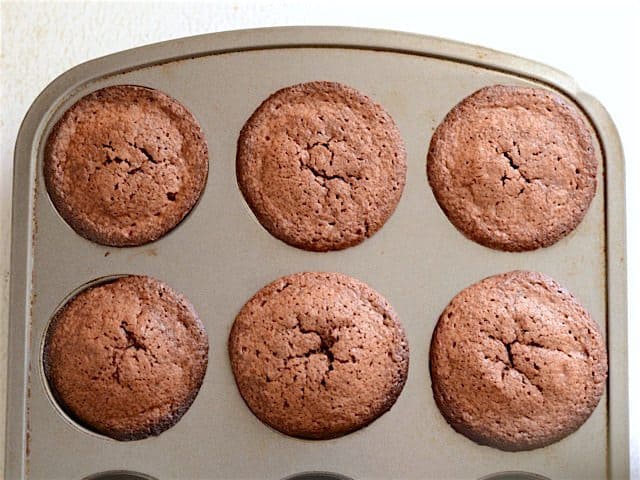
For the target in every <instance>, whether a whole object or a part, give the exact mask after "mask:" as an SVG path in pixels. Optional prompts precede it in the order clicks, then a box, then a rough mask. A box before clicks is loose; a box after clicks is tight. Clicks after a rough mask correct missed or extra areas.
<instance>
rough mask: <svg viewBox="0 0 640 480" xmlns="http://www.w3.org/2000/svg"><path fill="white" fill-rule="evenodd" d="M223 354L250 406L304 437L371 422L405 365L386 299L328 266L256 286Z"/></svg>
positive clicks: (387, 404) (391, 398)
mask: <svg viewBox="0 0 640 480" xmlns="http://www.w3.org/2000/svg"><path fill="white" fill-rule="evenodd" d="M229 356H230V358H231V366H232V369H233V374H234V376H235V379H236V383H237V385H238V388H239V390H240V394H241V395H242V397H243V398H244V400H245V402H246V403H247V405H248V406H249V408H250V409H251V410H252V411H253V413H254V414H255V415H256V416H257V417H258V418H259V419H260V420H262V421H263V422H265V423H267V424H268V425H270V426H272V427H273V428H275V429H277V430H279V431H281V432H283V433H285V434H287V435H292V436H295V437H301V438H308V439H327V438H333V437H338V436H340V435H345V434H347V433H350V432H353V431H354V430H357V429H359V428H362V427H364V426H365V425H367V424H369V423H371V422H372V421H374V420H375V419H376V418H378V417H379V416H380V415H382V414H383V413H385V412H386V411H387V410H389V409H390V408H391V407H392V406H393V404H394V403H395V401H396V399H397V398H398V396H399V395H400V392H401V391H402V388H403V386H404V384H405V381H406V379H407V372H408V367H409V347H408V343H407V338H406V336H405V333H404V330H403V328H402V326H401V324H400V322H399V321H398V319H397V317H396V314H395V312H394V311H393V309H392V307H391V305H389V304H388V303H387V301H386V300H385V299H384V298H383V297H382V296H381V295H380V294H379V293H377V292H375V291H374V290H372V289H371V288H370V287H368V286H367V285H365V284H364V283H362V282H360V281H358V280H356V279H353V278H350V277H347V276H346V275H341V274H338V273H314V272H305V273H298V274H294V275H289V276H287V277H282V278H280V279H278V280H276V281H275V282H273V283H271V284H269V285H267V286H266V287H264V288H263V289H262V290H260V291H259V292H258V293H256V294H255V295H254V296H253V298H251V299H250V300H249V301H248V302H247V303H246V304H245V306H244V307H243V308H242V310H241V311H240V313H239V314H238V316H237V317H236V320H235V322H234V324H233V328H232V330H231V335H230V336H229Z"/></svg>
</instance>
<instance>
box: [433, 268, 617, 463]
mask: <svg viewBox="0 0 640 480" xmlns="http://www.w3.org/2000/svg"><path fill="white" fill-rule="evenodd" d="M430 358H431V362H430V368H431V381H432V387H433V394H434V397H435V400H436V403H437V405H438V407H439V408H440V411H441V412H442V414H443V415H444V417H445V418H446V420H447V421H448V422H449V423H450V424H451V426H452V427H453V428H454V429H455V430H456V431H458V432H459V433H462V434H463V435H466V436H467V437H469V438H470V439H472V440H474V441H476V442H477V443H480V444H483V445H489V446H493V447H497V448H500V449H502V450H510V451H519V450H531V449H534V448H539V447H543V446H545V445H549V444H551V443H553V442H556V441H558V440H560V439H562V438H564V437H565V436H567V435H569V434H570V433H572V432H574V431H575V430H577V429H578V428H579V427H580V426H581V425H582V424H583V423H584V422H585V421H586V420H587V418H588V417H589V416H590V415H591V412H592V411H593V410H594V408H595V407H596V406H597V405H598V402H599V400H600V397H601V396H602V393H603V392H604V388H605V384H606V379H607V352H606V347H605V344H604V342H603V340H602V337H601V336H600V332H599V330H598V327H597V325H596V324H595V323H594V322H593V320H592V319H591V317H590V315H589V313H588V312H587V311H586V310H585V309H584V308H583V307H582V306H581V305H580V304H579V303H578V301H577V300H576V299H575V298H574V297H573V296H572V295H571V294H570V293H569V292H568V291H567V290H565V289H564V288H562V287H561V286H560V285H558V284H557V283H556V282H555V281H553V280H552V279H550V278H549V277H547V276H545V275H543V274H540V273H533V272H523V271H515V272H510V273H505V274H502V275H496V276H493V277H489V278H487V279H485V280H483V281H481V282H479V283H476V284H475V285H472V286H471V287H468V288H466V289H465V290H463V291H462V292H460V293H459V294H458V295H457V296H456V297H455V298H454V299H453V300H452V301H451V303H450V304H449V305H448V306H447V308H446V309H445V310H444V312H443V313H442V315H441V316H440V320H439V321H438V324H437V326H436V329H435V332H434V334H433V338H432V341H431V356H430Z"/></svg>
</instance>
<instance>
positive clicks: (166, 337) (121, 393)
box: [43, 276, 209, 440]
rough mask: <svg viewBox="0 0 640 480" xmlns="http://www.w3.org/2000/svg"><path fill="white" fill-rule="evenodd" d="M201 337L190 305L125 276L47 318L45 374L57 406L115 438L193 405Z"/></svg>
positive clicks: (150, 429) (203, 345)
mask: <svg viewBox="0 0 640 480" xmlns="http://www.w3.org/2000/svg"><path fill="white" fill-rule="evenodd" d="M208 349H209V347H208V340H207V334H206V332H205V330H204V327H203V325H202V323H201V322H200V320H199V318H198V316H197V314H196V312H195V311H194V309H193V306H192V305H191V304H190V303H189V301H188V300H187V299H186V298H185V297H184V296H182V295H181V294H179V293H177V292H176V291H174V290H172V289H171V288H169V287H168V286H167V285H165V284H164V283H162V282H159V281H157V280H154V279H152V278H149V277H139V276H129V277H122V278H119V279H117V280H115V281H113V282H110V283H106V284H101V285H99V286H96V287H92V288H89V289H87V290H84V291H83V292H81V293H80V294H78V295H77V296H76V297H74V298H73V299H72V300H71V301H70V302H69V303H67V304H66V305H65V306H64V307H63V308H62V309H61V310H60V311H59V312H58V313H57V314H56V316H55V318H54V319H53V321H52V323H51V325H50V327H49V329H48V332H47V338H46V342H45V347H44V359H43V360H44V371H45V376H46V378H47V381H48V383H49V387H50V388H51V391H52V393H53V395H54V397H55V399H56V400H57V402H58V404H59V405H60V406H61V408H62V409H63V410H65V411H66V412H67V413H68V414H69V415H70V416H71V417H72V418H73V419H74V420H76V421H78V422H79V423H80V424H81V425H83V426H85V427H87V428H89V429H91V430H93V431H95V432H97V433H100V434H103V435H106V436H109V437H111V438H114V439H117V440H139V439H143V438H146V437H148V436H151V435H159V434H160V433H162V432H163V431H165V430H167V429H168V428H170V427H172V426H173V425H174V424H175V423H176V422H177V421H178V420H179V419H180V418H181V417H182V415H183V414H184V413H185V412H186V411H187V409H188V408H189V406H190V405H191V403H192V402H193V401H194V399H195V397H196V395H197V393H198V390H199V389H200V386H201V384H202V381H203V379H204V375H205V372H206V369H207V359H208Z"/></svg>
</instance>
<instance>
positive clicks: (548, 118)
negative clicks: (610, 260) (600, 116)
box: [427, 85, 597, 251]
mask: <svg viewBox="0 0 640 480" xmlns="http://www.w3.org/2000/svg"><path fill="white" fill-rule="evenodd" d="M596 171H597V159H596V153H595V147H594V143H593V138H592V135H591V132H590V130H589V128H588V127H587V125H586V124H585V122H584V121H583V120H582V118H581V116H580V115H579V114H578V112H577V110H576V109H575V108H574V107H573V106H572V105H570V104H568V103H567V102H566V101H565V100H563V99H562V98H560V97H559V96H558V95H556V94H555V93H552V92H551V91H548V90H543V89H539V88H528V87H513V86H503V85H494V86H491V87H486V88H483V89H481V90H478V91H477V92H475V93H474V94H472V95H470V96H469V97H467V98H465V99H464V100H462V102H460V103H459V104H458V105H457V106H456V107H455V108H453V110H451V111H450V112H449V113H448V114H447V116H446V117H445V119H444V121H443V122H442V123H441V124H440V125H439V126H438V128H437V129H436V131H435V133H434V135H433V138H432V140H431V146H430V148H429V154H428V158H427V174H428V178H429V183H430V184H431V188H432V190H433V194H434V195H435V198H436V200H437V201H438V203H439V204H440V207H441V208H442V210H443V211H444V213H445V214H446V215H447V217H448V218H449V220H450V221H451V223H453V224H454V225H455V226H456V228H458V230H460V231H461V232H462V233H463V234H464V235H466V236H467V237H469V238H470V239H472V240H474V241H476V242H478V243H480V244H482V245H485V246H488V247H491V248H496V249H500V250H508V251H522V250H533V249H536V248H539V247H546V246H549V245H551V244H553V243H555V242H557V241H558V240H559V239H560V238H562V237H564V236H565V235H567V234H568V233H569V232H571V231H572V230H573V229H575V228H576V226H577V225H578V224H579V223H580V221H581V220H582V218H583V217H584V215H585V213H586V211H587V209H588V208H589V204H590V203H591V200H592V198H593V196H594V194H595V191H596V182H597V180H596Z"/></svg>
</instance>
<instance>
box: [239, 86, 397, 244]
mask: <svg viewBox="0 0 640 480" xmlns="http://www.w3.org/2000/svg"><path fill="white" fill-rule="evenodd" d="M236 167H237V179H238V185H239V187H240V190H241V191H242V194H243V195H244V198H245V199H246V201H247V203H248V204H249V206H250V207H251V210H253V212H254V214H255V215H256V217H257V218H258V220H259V221H260V223H261V224H262V225H263V226H264V227H265V228H266V229H267V230H268V231H269V232H270V233H271V234H272V235H274V236H275V237H277V238H279V239H280V240H283V241H284V242H286V243H288V244H290V245H293V246H296V247H299V248H303V249H305V250H312V251H327V250H340V249H343V248H347V247H350V246H353V245H356V244H358V243H360V242H362V241H363V240H365V239H366V238H368V237H370V236H371V235H373V234H374V233H376V232H377V231H378V230H379V229H380V228H381V227H382V225H383V224H384V223H385V222H386V221H387V219H388V218H389V217H390V216H391V214H392V213H393V211H394V210H395V208H396V205H397V204H398V202H399V200H400V196H401V195H402V190H403V188H404V184H405V176H406V168H407V167H406V153H405V147H404V142H403V140H402V138H401V136H400V131H399V130H398V128H397V127H396V125H395V123H394V121H393V119H392V118H391V117H390V116H389V114H388V113H387V112H385V111H384V109H383V108H382V107H381V106H380V105H378V104H377V103H375V102H373V101H372V100H371V99H370V98H368V97H366V96H365V95H363V94H362V93H360V92H358V91H357V90H354V89H353V88H350V87H347V86H345V85H341V84H339V83H332V82H311V83H304V84H300V85H294V86H292V87H288V88H284V89H282V90H279V91H277V92H276V93H274V94H273V95H271V96H270V97H269V98H268V99H267V100H265V101H264V102H263V103H262V105H260V107H259V108H258V109H257V110H256V111H255V112H254V114H253V115H252V116H251V118H250V119H249V120H248V121H247V123H246V124H245V126H244V128H243V129H242V132H241V134H240V138H239V140H238V151H237V162H236Z"/></svg>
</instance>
